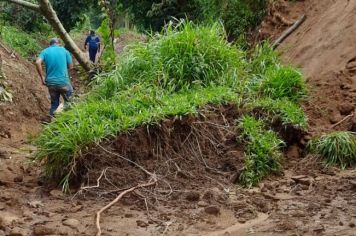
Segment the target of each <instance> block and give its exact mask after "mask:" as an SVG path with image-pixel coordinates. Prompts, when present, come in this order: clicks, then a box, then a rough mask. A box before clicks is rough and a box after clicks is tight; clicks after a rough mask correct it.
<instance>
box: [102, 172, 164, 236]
mask: <svg viewBox="0 0 356 236" xmlns="http://www.w3.org/2000/svg"><path fill="white" fill-rule="evenodd" d="M156 183H157V179H156V177H155V176H152V179H151V180H149V181H148V182H147V183H146V184H139V185H137V186H135V187H132V188H130V189H128V190H125V191H123V192H121V193H120V194H119V195H118V196H117V197H116V198H115V199H114V200H112V201H111V202H110V203H109V204H107V205H106V206H104V207H103V208H101V209H100V210H99V211H98V212H97V213H96V229H97V233H96V236H101V227H100V214H101V213H102V212H104V211H105V210H107V209H109V208H110V207H111V206H112V205H114V204H115V203H117V202H118V201H119V200H120V199H121V198H122V197H123V196H125V195H126V194H128V193H130V192H132V191H134V190H135V189H138V188H144V187H149V186H152V185H154V184H156Z"/></svg>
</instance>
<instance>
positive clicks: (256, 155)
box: [238, 116, 283, 187]
mask: <svg viewBox="0 0 356 236" xmlns="http://www.w3.org/2000/svg"><path fill="white" fill-rule="evenodd" d="M238 127H239V128H240V129H241V131H242V135H241V137H240V139H241V140H243V141H244V140H245V141H246V148H245V168H244V170H243V172H242V174H241V175H240V181H241V183H242V184H244V185H245V186H247V187H251V186H255V185H256V184H258V183H259V182H260V181H261V180H262V179H263V178H264V177H266V176H267V175H269V174H270V173H275V172H278V171H279V170H280V168H281V159H282V153H281V152H280V151H279V149H280V147H281V146H282V145H283V141H282V140H280V139H279V138H278V136H277V134H276V133H275V132H273V131H272V130H268V129H266V128H265V124H264V122H263V121H262V120H257V119H256V118H254V117H252V116H243V117H242V118H241V119H240V120H239V123H238Z"/></svg>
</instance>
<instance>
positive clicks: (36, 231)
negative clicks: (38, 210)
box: [33, 225, 57, 236]
mask: <svg viewBox="0 0 356 236" xmlns="http://www.w3.org/2000/svg"><path fill="white" fill-rule="evenodd" d="M56 233H57V232H56V230H55V229H53V228H49V227H47V226H44V225H36V226H35V227H34V228H33V235H34V236H41V235H51V234H56Z"/></svg>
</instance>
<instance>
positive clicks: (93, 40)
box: [85, 35, 100, 50]
mask: <svg viewBox="0 0 356 236" xmlns="http://www.w3.org/2000/svg"><path fill="white" fill-rule="evenodd" d="M99 43H100V39H99V37H98V36H96V35H89V36H88V37H87V39H86V40H85V45H87V44H89V49H94V50H95V49H97V48H98V45H99Z"/></svg>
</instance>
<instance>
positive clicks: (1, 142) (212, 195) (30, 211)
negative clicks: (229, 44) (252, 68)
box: [0, 0, 356, 236]
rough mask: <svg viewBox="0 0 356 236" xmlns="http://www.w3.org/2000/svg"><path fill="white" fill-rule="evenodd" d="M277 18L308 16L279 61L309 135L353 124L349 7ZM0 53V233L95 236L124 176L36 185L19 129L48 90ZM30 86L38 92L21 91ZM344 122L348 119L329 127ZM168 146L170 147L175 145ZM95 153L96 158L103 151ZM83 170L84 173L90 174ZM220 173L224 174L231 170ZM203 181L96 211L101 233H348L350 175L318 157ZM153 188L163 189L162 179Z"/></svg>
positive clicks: (342, 2) (283, 11)
mask: <svg viewBox="0 0 356 236" xmlns="http://www.w3.org/2000/svg"><path fill="white" fill-rule="evenodd" d="M275 12H277V13H279V14H280V16H282V17H283V18H284V20H282V21H285V22H287V21H288V20H289V21H293V20H295V19H297V18H298V16H299V15H300V14H301V13H305V14H306V15H307V20H306V22H305V23H304V24H303V25H302V26H301V27H300V28H299V29H297V31H296V32H295V33H293V34H292V35H291V36H290V37H289V38H288V39H287V40H286V41H285V42H284V43H283V44H282V45H281V47H280V48H279V51H280V52H281V54H282V57H283V59H284V61H285V62H286V63H292V64H295V65H298V66H299V67H300V68H301V70H302V71H303V73H304V74H305V77H306V78H307V81H308V84H309V88H310V100H308V101H305V103H304V107H305V110H306V112H307V114H308V116H309V120H310V131H309V132H310V135H314V134H319V133H322V132H325V131H330V130H352V129H354V125H355V124H354V123H355V121H356V120H355V118H352V116H350V115H351V114H352V113H353V112H355V111H354V107H355V102H356V98H355V92H356V89H355V76H356V69H355V68H356V65H355V64H356V63H355V61H356V60H355V59H354V58H355V57H356V54H355V45H356V41H355V40H356V38H355V37H354V35H356V27H355V24H354V22H356V18H355V17H356V14H354V12H356V2H355V1H352V0H351V1H347V0H337V1H332V0H325V1H317V0H305V1H291V2H284V3H282V5H281V6H279V7H276V8H275V9H274V10H273V11H271V13H270V14H271V15H270V16H271V17H272V18H273V14H275ZM280 16H278V17H277V23H276V20H275V19H274V20H272V18H270V19H267V20H266V22H265V24H263V25H262V28H261V32H263V34H262V35H261V36H260V37H268V38H272V39H275V38H276V37H278V36H279V35H280V33H281V32H282V31H283V30H284V29H286V28H287V27H288V24H285V23H283V22H282V23H281V22H279V23H278V21H281V20H278V19H283V18H281V17H280ZM0 53H1V54H2V55H3V59H4V58H5V63H6V64H8V65H6V64H5V66H3V67H4V69H5V73H6V75H7V77H9V78H10V80H12V82H11V84H12V86H13V90H14V91H16V92H15V104H13V105H0V109H1V110H0V111H1V112H2V113H0V134H1V131H2V132H3V133H5V132H4V130H5V131H6V130H7V133H10V135H6V137H1V138H0V236H1V235H13V236H14V235H20V236H21V235H26V236H27V235H95V232H96V230H95V226H94V215H95V212H96V211H97V210H99V209H100V208H101V207H103V206H104V205H106V204H107V203H109V202H110V201H111V200H112V199H113V198H115V197H116V194H117V192H118V190H119V189H118V188H119V187H120V186H118V184H119V183H122V182H126V183H127V180H126V179H125V177H126V176H121V177H120V176H118V181H117V183H111V189H110V188H108V186H109V184H110V183H109V182H108V181H106V182H105V176H104V177H103V181H102V184H104V185H103V186H105V188H96V189H95V191H83V192H82V194H81V195H73V194H72V195H64V194H63V193H62V192H61V190H60V189H56V188H53V187H48V186H46V185H44V183H43V181H42V180H41V178H40V177H39V176H41V168H40V167H39V166H36V165H37V164H34V163H33V162H32V160H31V159H30V157H31V156H32V155H33V152H34V151H35V148H34V147H33V146H30V145H27V144H24V143H25V140H26V136H27V133H32V134H34V133H36V132H37V131H38V130H39V125H38V121H39V120H40V119H41V116H42V114H44V113H45V112H46V110H47V105H48V100H47V99H46V91H45V90H44V88H42V87H41V86H40V83H38V84H39V85H38V86H37V85H36V84H37V82H36V79H35V78H37V77H36V74H35V71H34V69H33V66H32V65H31V64H29V63H27V62H25V61H24V60H22V59H19V58H17V59H16V58H15V59H14V58H11V57H10V56H9V55H7V54H6V52H5V51H3V50H2V49H1V48H0ZM28 88H33V90H34V91H35V90H36V91H37V92H38V94H37V95H36V96H35V95H33V93H32V92H31V93H29V89H28ZM29 104H30V108H31V109H29ZM26 110H28V111H26ZM347 116H350V118H349V119H347V120H345V122H343V123H341V124H340V125H338V126H336V127H333V124H335V123H337V122H338V121H340V120H342V119H343V118H345V117H347ZM167 122H168V121H167ZM169 122H171V121H169ZM180 125H181V124H180ZM162 127H163V128H164V126H162ZM137 132H138V133H136V135H135V134H131V135H133V136H132V137H134V138H135V139H138V140H139V141H140V142H142V144H141V145H142V146H139V147H140V150H144V149H143V148H142V147H143V146H144V145H145V142H146V144H147V142H152V140H146V139H145V138H144V137H145V136H140V134H142V133H144V132H147V129H146V130H141V131H137ZM140 132H141V133H140ZM157 132H158V131H157ZM173 134H174V132H173ZM176 135H177V137H179V134H176ZM214 136H217V137H220V138H223V137H226V136H224V135H222V136H219V135H214ZM208 137H210V136H208ZM120 138H121V139H120ZM211 138H212V137H210V139H211ZM177 140H178V139H177ZM116 141H117V142H114V143H111V145H107V146H106V147H107V148H108V149H109V151H110V150H115V149H117V150H122V147H123V146H125V145H126V146H127V145H129V143H126V144H125V143H122V142H123V138H122V137H118V140H116ZM155 141H157V140H155ZM161 141H162V142H163V141H164V139H162V140H161ZM225 141H226V142H228V139H227V140H225ZM172 142H173V141H172ZM193 144H194V143H193ZM170 146H174V142H173V145H172V143H171V145H170ZM193 146H194V147H196V146H197V145H196V144H195V145H193ZM133 148H135V147H133ZM235 149H237V150H238V148H237V147H236V146H231V147H230V149H227V150H225V151H231V150H235ZM193 150H197V149H193ZM207 150H210V151H211V152H210V153H206V155H205V157H207V156H211V160H210V159H208V160H209V162H208V163H209V165H211V166H212V167H214V169H218V170H219V171H221V172H224V171H222V170H223V169H219V168H220V167H222V165H220V164H221V163H224V162H223V161H224V160H219V159H218V157H219V155H217V153H219V152H218V151H219V150H214V149H207ZM96 151H97V152H99V151H98V149H97V150H96ZM170 151H172V150H170ZM173 151H174V149H173ZM220 151H221V150H220ZM100 152H101V156H103V155H104V153H105V152H104V151H103V150H101V151H100ZM136 153H137V152H136ZM106 154H108V153H106ZM126 154H128V155H130V154H129V153H126ZM154 154H157V153H156V152H155V151H152V152H151V153H149V152H143V153H142V156H141V157H140V158H143V159H144V158H146V162H150V161H152V160H154V158H153V157H154V156H155V155H154ZM240 154H241V153H239V152H237V153H235V154H232V157H236V158H235V159H234V161H235V162H233V163H230V165H226V166H227V167H228V166H231V165H232V166H235V168H238V167H239V163H240V161H241V159H240V158H239V155H240ZM186 155H188V153H186ZM192 156H194V155H192ZM224 156H226V155H224ZM147 157H149V158H151V159H147ZM175 158H177V157H175ZM227 159H228V158H227ZM231 159H232V158H231ZM104 161H105V160H102V162H104ZM175 161H176V164H177V166H179V167H182V168H181V169H183V167H184V168H185V169H186V170H190V172H192V173H201V172H200V171H199V169H198V170H195V168H196V166H191V167H189V166H184V162H182V160H180V159H176V160H175ZM103 166H104V165H102V167H103ZM170 166H175V165H174V164H172V165H170ZM89 167H90V166H88V173H89V172H90V170H91V171H93V169H90V168H89ZM119 167H120V168H123V169H125V168H127V166H119ZM189 168H190V169H189ZM126 170H127V169H126ZM161 170H162V169H161ZM173 170H174V174H176V173H178V172H177V168H175V169H173ZM226 170H227V171H225V172H226V173H230V172H229V171H230V170H229V168H227V169H226ZM204 171H206V169H204ZM100 173H102V169H97V170H96V173H93V172H92V173H91V175H88V176H92V179H89V180H87V181H85V182H84V183H85V184H88V185H91V186H92V185H95V184H96V179H97V177H98V176H99V175H100ZM107 173H108V175H109V174H110V173H112V172H110V170H108V172H107ZM116 173H117V171H116ZM162 173H165V172H161V174H162ZM204 173H205V172H204ZM208 173H209V172H208ZM231 173H232V172H231ZM83 176H85V175H83ZM138 176H140V177H141V180H142V181H143V180H144V177H142V174H141V173H139V172H133V176H131V178H135V177H138ZM207 176H208V178H206V179H205V180H204V181H202V180H200V182H199V181H198V182H195V181H196V180H195V181H193V180H194V178H187V179H185V181H181V182H180V183H179V185H173V187H177V186H179V189H183V188H184V187H185V189H186V191H184V192H178V193H177V194H175V197H176V198H175V199H170V200H169V201H166V199H164V198H163V199H162V195H161V194H162V193H160V196H159V197H158V198H157V199H155V200H156V201H157V202H155V204H153V202H152V201H153V200H154V199H152V198H151V199H148V198H147V199H146V201H145V200H144V199H145V198H142V195H145V194H146V193H147V192H145V191H143V190H139V191H136V192H135V193H134V194H131V195H129V196H127V197H125V198H124V199H123V200H122V201H120V202H119V203H117V204H115V205H114V206H113V207H112V208H110V209H109V210H108V211H107V212H105V213H104V214H103V215H102V219H101V226H102V229H103V235H143V236H144V235H177V236H178V235H211V236H213V235H214V236H215V235H219V236H220V235H224V236H226V235H242V236H244V235H257V236H262V235H330V236H331V235H338V236H339V235H345V236H346V235H347V236H352V235H356V228H355V224H356V170H355V169H349V170H343V171H342V170H339V169H336V168H325V167H324V166H323V165H322V163H321V161H320V160H318V159H317V158H316V157H313V156H305V155H304V153H303V151H302V150H301V149H300V148H299V146H298V145H292V146H290V147H289V148H288V150H286V159H285V162H284V164H283V172H282V173H280V174H279V175H276V176H271V177H269V178H267V179H266V180H264V181H263V182H262V183H261V184H260V185H259V186H258V187H256V188H252V189H244V188H241V187H240V186H238V185H234V184H232V183H231V176H230V175H227V176H226V177H224V175H221V176H220V175H219V174H217V175H215V174H214V175H211V173H209V174H208V175H207ZM216 176H219V177H216ZM209 178H210V179H209ZM136 179H137V180H140V178H136ZM182 179H183V180H184V178H182ZM171 180H172V179H171ZM198 180H199V179H198ZM159 186H161V187H162V186H164V187H162V189H163V190H167V189H168V187H167V186H166V185H164V183H160V185H159ZM121 187H125V186H121ZM113 190H116V192H115V191H113ZM105 191H106V192H105ZM108 191H113V192H108ZM73 193H74V192H73ZM204 196H208V197H209V198H207V199H206V198H204ZM146 204H147V205H146Z"/></svg>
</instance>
